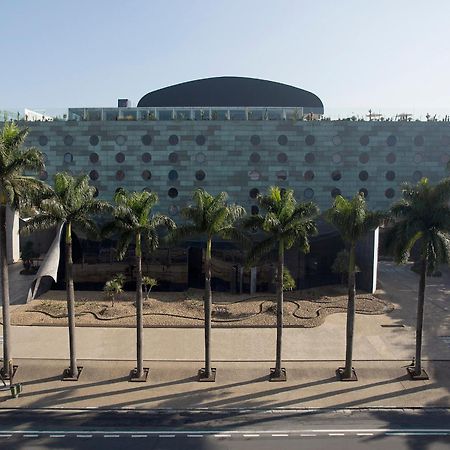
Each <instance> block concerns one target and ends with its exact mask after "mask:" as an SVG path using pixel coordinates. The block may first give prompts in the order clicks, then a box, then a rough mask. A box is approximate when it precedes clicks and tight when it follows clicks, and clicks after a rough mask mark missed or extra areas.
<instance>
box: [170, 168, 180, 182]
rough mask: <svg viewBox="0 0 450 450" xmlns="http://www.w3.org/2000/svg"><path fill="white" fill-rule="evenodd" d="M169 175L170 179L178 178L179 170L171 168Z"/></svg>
mask: <svg viewBox="0 0 450 450" xmlns="http://www.w3.org/2000/svg"><path fill="white" fill-rule="evenodd" d="M168 177H169V180H170V181H175V180H178V172H177V171H176V170H171V171H170V172H169V175H168Z"/></svg>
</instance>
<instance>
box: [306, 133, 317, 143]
mask: <svg viewBox="0 0 450 450" xmlns="http://www.w3.org/2000/svg"><path fill="white" fill-rule="evenodd" d="M315 142H316V138H315V137H314V136H313V135H312V134H308V136H306V138H305V143H306V145H314V143H315Z"/></svg>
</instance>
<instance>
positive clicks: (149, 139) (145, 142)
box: [141, 134, 152, 146]
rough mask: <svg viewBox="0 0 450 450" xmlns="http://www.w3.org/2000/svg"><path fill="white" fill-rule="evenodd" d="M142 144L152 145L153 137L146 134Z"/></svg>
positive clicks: (142, 138)
mask: <svg viewBox="0 0 450 450" xmlns="http://www.w3.org/2000/svg"><path fill="white" fill-rule="evenodd" d="M141 142H142V144H144V145H147V146H148V145H150V144H151V143H152V137H151V136H150V135H149V134H144V136H142V137H141Z"/></svg>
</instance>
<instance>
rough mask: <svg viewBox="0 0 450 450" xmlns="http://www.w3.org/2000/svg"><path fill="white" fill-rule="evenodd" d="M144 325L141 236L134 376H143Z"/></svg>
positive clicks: (137, 254)
mask: <svg viewBox="0 0 450 450" xmlns="http://www.w3.org/2000/svg"><path fill="white" fill-rule="evenodd" d="M143 335H144V325H143V318H142V252H141V234H140V233H138V234H137V235H136V372H137V373H136V376H137V377H138V378H142V377H143V376H144V358H143V353H142V347H143Z"/></svg>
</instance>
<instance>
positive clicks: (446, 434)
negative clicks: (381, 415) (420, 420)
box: [384, 431, 450, 436]
mask: <svg viewBox="0 0 450 450" xmlns="http://www.w3.org/2000/svg"><path fill="white" fill-rule="evenodd" d="M384 434H385V435H386V436H448V435H449V434H450V433H444V432H408V431H395V432H387V433H384Z"/></svg>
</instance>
